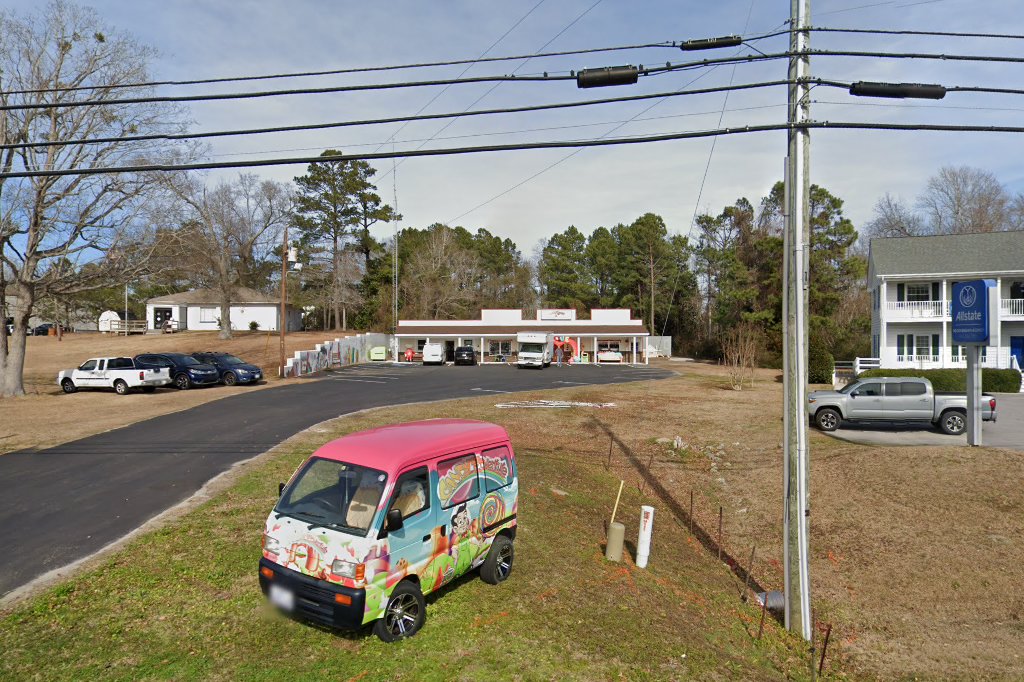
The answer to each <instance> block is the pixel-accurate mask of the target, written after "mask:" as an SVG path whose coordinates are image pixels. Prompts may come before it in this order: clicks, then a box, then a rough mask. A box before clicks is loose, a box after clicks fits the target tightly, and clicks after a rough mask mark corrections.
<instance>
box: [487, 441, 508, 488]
mask: <svg viewBox="0 0 1024 682" xmlns="http://www.w3.org/2000/svg"><path fill="white" fill-rule="evenodd" d="M509 455H510V453H509V449H508V447H507V446H505V445H502V446H501V447H500V448H491V449H490V450H484V451H483V452H482V453H480V458H481V459H482V460H483V467H484V490H485V491H486V492H489V493H492V492H494V491H495V490H498V489H499V488H504V487H505V486H507V485H508V484H510V483H511V482H512V478H513V476H512V458H511V457H510V456H509Z"/></svg>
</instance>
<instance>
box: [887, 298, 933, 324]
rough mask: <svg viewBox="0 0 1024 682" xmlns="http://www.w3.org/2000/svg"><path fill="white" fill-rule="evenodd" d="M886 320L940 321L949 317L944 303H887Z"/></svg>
mask: <svg viewBox="0 0 1024 682" xmlns="http://www.w3.org/2000/svg"><path fill="white" fill-rule="evenodd" d="M885 309H886V316H885V317H886V319H888V320H922V319H924V320H941V319H944V318H948V317H949V303H948V302H946V301H887V302H886V304H885Z"/></svg>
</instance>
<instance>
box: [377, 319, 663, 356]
mask: <svg viewBox="0 0 1024 682" xmlns="http://www.w3.org/2000/svg"><path fill="white" fill-rule="evenodd" d="M530 331H533V332H551V333H552V334H554V335H555V342H556V344H564V347H566V348H569V349H571V351H570V352H571V354H572V359H573V362H631V363H638V362H643V363H645V364H646V363H647V362H648V357H647V353H646V352H645V351H646V348H647V343H646V340H647V338H648V336H650V333H649V332H648V331H647V329H646V328H645V327H644V323H643V321H642V320H637V319H634V318H633V316H632V312H631V311H630V310H629V309H628V308H612V309H601V308H595V309H593V310H591V311H590V319H578V318H577V315H576V311H575V310H573V309H564V308H549V309H542V310H538V311H537V316H536V319H523V311H522V310H519V309H517V308H512V309H508V308H505V309H497V310H481V311H480V319H479V320H399V321H398V330H397V334H396V339H397V342H398V353H399V355H402V354H403V353H405V350H406V349H407V348H411V349H412V350H413V351H414V352H416V353H419V352H420V351H422V350H423V345H424V344H425V343H430V342H433V343H443V344H444V345H445V351H446V355H447V357H448V359H451V358H452V357H453V354H454V352H455V349H456V348H457V347H460V346H472V347H473V348H474V349H475V350H476V354H477V358H478V359H479V360H480V361H481V362H512V361H514V360H515V358H516V355H517V353H518V352H519V348H518V344H517V343H516V335H517V334H518V333H519V332H530Z"/></svg>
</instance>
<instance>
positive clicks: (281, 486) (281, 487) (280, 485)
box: [277, 483, 284, 497]
mask: <svg viewBox="0 0 1024 682" xmlns="http://www.w3.org/2000/svg"><path fill="white" fill-rule="evenodd" d="M283 494H284V483H278V484H277V496H278V497H281V495H283Z"/></svg>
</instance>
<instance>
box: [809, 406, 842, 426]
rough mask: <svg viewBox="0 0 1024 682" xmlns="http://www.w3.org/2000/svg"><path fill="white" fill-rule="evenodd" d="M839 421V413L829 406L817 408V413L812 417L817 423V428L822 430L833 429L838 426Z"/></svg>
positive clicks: (840, 418)
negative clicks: (821, 408)
mask: <svg viewBox="0 0 1024 682" xmlns="http://www.w3.org/2000/svg"><path fill="white" fill-rule="evenodd" d="M841 421H842V417H840V416H839V413H838V412H836V411H835V410H833V409H832V408H831V407H826V408H825V409H823V410H818V414H817V415H815V417H814V423H815V424H817V425H818V428H819V429H821V430H822V431H835V430H836V429H838V428H839V422H841Z"/></svg>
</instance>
